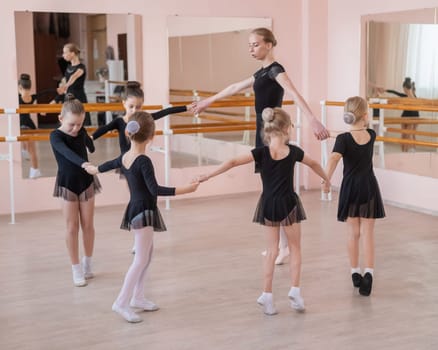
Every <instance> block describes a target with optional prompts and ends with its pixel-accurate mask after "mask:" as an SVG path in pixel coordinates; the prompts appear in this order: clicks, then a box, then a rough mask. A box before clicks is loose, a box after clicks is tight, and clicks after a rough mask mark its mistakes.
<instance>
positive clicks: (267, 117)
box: [262, 107, 274, 123]
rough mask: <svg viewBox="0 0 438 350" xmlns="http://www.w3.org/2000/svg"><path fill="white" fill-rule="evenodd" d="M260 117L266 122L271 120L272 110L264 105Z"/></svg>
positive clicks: (272, 116)
mask: <svg viewBox="0 0 438 350" xmlns="http://www.w3.org/2000/svg"><path fill="white" fill-rule="evenodd" d="M262 119H263V121H264V122H266V123H269V122H272V121H273V120H274V110H273V109H272V108H270V107H266V108H265V109H264V110H263V112H262Z"/></svg>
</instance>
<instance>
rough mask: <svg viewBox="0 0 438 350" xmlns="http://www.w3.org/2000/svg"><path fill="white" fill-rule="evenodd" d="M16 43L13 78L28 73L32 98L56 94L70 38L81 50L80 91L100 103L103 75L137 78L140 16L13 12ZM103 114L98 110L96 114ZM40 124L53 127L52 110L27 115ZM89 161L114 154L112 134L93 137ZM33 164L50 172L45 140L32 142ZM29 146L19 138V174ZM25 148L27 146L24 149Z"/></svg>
mask: <svg viewBox="0 0 438 350" xmlns="http://www.w3.org/2000/svg"><path fill="white" fill-rule="evenodd" d="M15 33H16V47H17V53H16V58H17V80H18V77H19V76H20V74H22V73H27V74H29V75H30V77H31V81H32V89H31V92H32V93H35V94H37V101H38V103H49V102H50V101H51V100H52V99H53V98H54V97H55V96H56V88H57V86H58V84H59V82H60V81H61V79H62V77H63V74H64V71H63V70H64V69H65V67H66V62H65V60H64V59H63V58H62V49H63V46H64V44H66V43H75V44H76V45H77V46H78V47H79V48H80V50H81V53H80V59H81V62H82V63H84V64H85V67H86V71H87V74H86V81H85V93H86V95H87V99H88V102H90V103H95V102H104V101H105V91H104V80H105V79H110V80H118V81H119V80H127V79H130V80H141V79H142V76H143V74H142V57H141V52H142V28H141V16H139V15H133V14H105V13H54V12H29V11H25V12H20V11H17V12H15ZM102 114H103V115H102ZM31 117H32V119H33V120H34V122H35V124H36V125H37V126H38V128H40V129H53V128H54V127H56V126H57V123H58V115H57V114H46V115H32V116H31ZM91 123H92V126H98V125H99V124H103V123H105V115H104V113H100V114H98V113H91ZM95 144H96V152H95V153H94V154H92V155H91V159H92V160H94V161H95V162H100V161H102V160H107V159H110V158H113V157H115V156H117V155H118V153H119V146H118V143H117V140H116V138H101V139H98V140H96V141H95ZM33 146H34V147H35V149H36V152H35V154H36V155H37V162H38V169H39V170H40V172H41V174H42V176H54V175H55V174H56V162H55V160H54V157H53V154H52V151H51V149H50V144H49V142H48V141H38V142H34V145H33ZM33 146H32V145H30V146H29V145H26V144H25V143H22V169H23V177H24V178H26V177H29V176H30V175H31V172H30V167H31V166H32V164H33V162H34V160H33V159H32V152H33V151H32V147H33ZM28 148H29V149H28Z"/></svg>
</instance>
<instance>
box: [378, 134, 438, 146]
mask: <svg viewBox="0 0 438 350" xmlns="http://www.w3.org/2000/svg"><path fill="white" fill-rule="evenodd" d="M376 140H377V141H383V142H388V143H398V144H402V145H415V146H425V147H437V148H438V142H428V141H417V140H406V139H399V138H396V137H386V136H377V137H376Z"/></svg>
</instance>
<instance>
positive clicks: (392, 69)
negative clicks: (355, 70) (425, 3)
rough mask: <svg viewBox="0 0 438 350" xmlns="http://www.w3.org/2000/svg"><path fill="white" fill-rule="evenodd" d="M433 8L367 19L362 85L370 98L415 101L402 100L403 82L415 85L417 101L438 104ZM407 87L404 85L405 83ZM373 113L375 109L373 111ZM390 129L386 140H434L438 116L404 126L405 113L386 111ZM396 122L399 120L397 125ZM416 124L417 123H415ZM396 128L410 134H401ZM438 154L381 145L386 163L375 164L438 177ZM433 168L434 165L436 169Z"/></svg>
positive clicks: (427, 149)
mask: <svg viewBox="0 0 438 350" xmlns="http://www.w3.org/2000/svg"><path fill="white" fill-rule="evenodd" d="M436 16H437V11H436V9H421V10H418V11H405V12H398V13H393V14H381V15H372V16H366V19H365V20H366V28H367V35H366V40H367V43H366V67H365V72H366V74H365V76H366V77H365V81H366V93H367V97H368V98H376V97H380V98H384V99H386V98H387V99H391V98H399V97H401V98H406V103H415V100H414V101H412V99H411V98H409V97H408V96H406V95H407V94H409V92H408V91H406V90H404V88H403V83H404V82H405V81H406V82H408V81H409V80H406V78H410V82H411V83H414V84H415V85H414V86H415V96H416V98H417V99H418V102H424V103H427V104H431V105H438V41H437V40H436V38H437V37H438V24H437V21H436V18H437V17H436ZM405 85H408V84H405ZM374 112H375V114H377V113H378V110H375V111H374ZM384 113H385V118H389V119H390V118H396V119H394V120H393V121H390V120H388V124H387V125H386V127H388V128H390V129H389V130H391V129H392V130H394V131H392V132H391V131H389V132H387V133H385V136H388V137H396V138H401V137H404V138H408V139H415V140H418V141H426V142H434V143H436V142H438V113H434V112H426V111H420V112H419V117H418V119H415V123H413V124H408V123H409V120H408V119H406V122H405V123H403V119H400V117H402V115H405V114H409V113H406V112H404V111H403V110H385V112H384ZM397 120H398V121H397ZM417 121H418V122H417ZM395 129H397V130H400V129H402V130H403V129H407V130H409V132H410V131H414V132H415V133H416V134H415V135H406V134H405V135H404V136H402V134H401V133H400V132H399V131H395ZM437 156H438V152H437V148H436V147H430V146H422V145H416V146H402V145H400V144H396V143H385V146H384V158H383V159H384V160H383V161H382V159H379V160H378V161H376V162H375V165H376V166H384V167H385V168H388V169H392V170H397V171H402V172H408V173H414V174H418V175H424V176H432V177H437V176H438V172H437V171H436V170H437V169H436V168H437V167H438V157H437ZM436 164H437V165H436Z"/></svg>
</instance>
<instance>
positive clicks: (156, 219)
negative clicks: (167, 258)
mask: <svg viewBox="0 0 438 350" xmlns="http://www.w3.org/2000/svg"><path fill="white" fill-rule="evenodd" d="M122 157H123V155H120V156H119V157H118V158H116V159H114V160H110V161H108V162H105V163H103V164H101V165H99V167H98V169H99V172H105V171H109V170H112V169H117V168H120V169H121V170H122V173H123V175H124V176H125V177H126V180H127V181H128V187H129V192H130V200H129V203H128V206H127V208H126V210H125V214H124V215H123V219H122V224H121V226H120V228H121V229H122V230H131V229H141V228H142V227H146V226H152V227H153V228H154V231H166V225H165V224H164V221H163V218H162V217H161V214H160V210H159V209H158V207H157V196H174V195H175V188H174V187H163V186H160V185H158V183H157V180H156V178H155V172H154V166H153V165H152V162H151V160H150V158H149V157H148V156H146V155H144V154H142V155H139V156H137V158H135V160H134V161H133V163H132V164H131V166H130V167H129V169H127V168H125V167H124V166H123V163H122Z"/></svg>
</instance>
